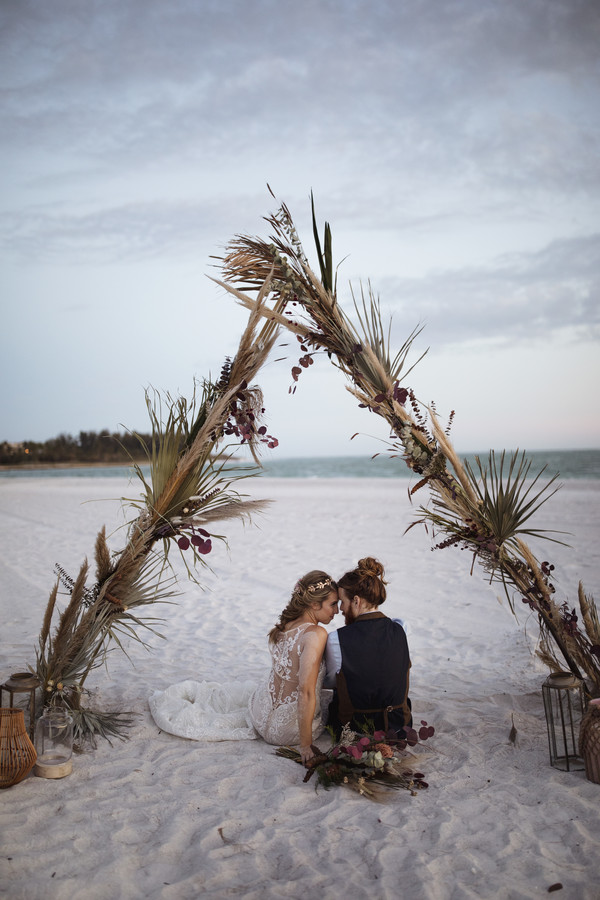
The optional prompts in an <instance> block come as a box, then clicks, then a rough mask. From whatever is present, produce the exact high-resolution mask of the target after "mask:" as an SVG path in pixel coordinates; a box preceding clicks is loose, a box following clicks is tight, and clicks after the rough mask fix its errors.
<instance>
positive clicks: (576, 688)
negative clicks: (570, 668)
mask: <svg viewBox="0 0 600 900" xmlns="http://www.w3.org/2000/svg"><path fill="white" fill-rule="evenodd" d="M542 696H543V698H544V711H545V713H546V726H547V728H548V747H549V750H550V765H551V766H555V767H556V768H557V769H562V770H563V771H564V772H571V771H574V770H577V769H583V760H582V759H581V757H580V756H579V746H578V744H579V726H580V724H581V718H582V716H583V708H584V701H583V682H582V681H581V680H580V679H579V678H576V677H575V676H574V675H572V674H571V673H570V672H555V673H553V674H552V675H548V677H547V678H546V680H545V682H544V684H543V685H542Z"/></svg>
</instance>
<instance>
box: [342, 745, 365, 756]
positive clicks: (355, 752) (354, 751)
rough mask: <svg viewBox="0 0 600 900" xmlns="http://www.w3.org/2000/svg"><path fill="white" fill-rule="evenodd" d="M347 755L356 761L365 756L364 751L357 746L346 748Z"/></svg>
mask: <svg viewBox="0 0 600 900" xmlns="http://www.w3.org/2000/svg"><path fill="white" fill-rule="evenodd" d="M345 750H346V753H347V754H348V755H349V756H352V757H353V758H354V759H360V758H361V756H362V755H363V752H362V749H361V748H360V747H358V746H357V745H356V744H351V745H350V746H349V747H345Z"/></svg>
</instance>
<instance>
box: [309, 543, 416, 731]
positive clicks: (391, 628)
mask: <svg viewBox="0 0 600 900" xmlns="http://www.w3.org/2000/svg"><path fill="white" fill-rule="evenodd" d="M384 574H385V572H384V568H383V566H382V564H381V563H380V562H379V560H377V559H374V557H372V556H367V557H365V558H364V559H361V560H359V562H358V565H357V566H356V568H355V569H352V570H351V571H349V572H346V573H345V575H343V576H342V577H341V578H340V579H339V581H338V594H339V599H340V604H341V611H342V613H343V615H344V620H345V622H346V624H345V626H343V627H342V628H338V630H337V631H335V632H332V633H331V634H330V635H329V638H328V641H327V652H326V660H327V675H326V680H325V684H326V685H327V686H328V687H334V688H335V690H334V695H333V700H332V702H331V704H330V706H329V720H328V724H329V725H331V726H332V727H333V728H334V729H335V730H336V732H337V733H338V734H339V732H340V731H341V728H342V726H343V725H345V724H350V726H351V727H352V728H354V729H355V730H361V729H362V728H363V727H364V726H365V725H368V724H370V723H373V726H374V730H375V731H379V730H383V731H386V732H387V731H389V730H392V731H395V732H401V731H402V729H403V727H404V726H405V725H412V716H411V707H410V700H409V697H408V682H409V669H410V656H409V652H408V642H407V640H406V634H405V631H404V627H403V623H402V622H401V620H400V619H390V618H388V617H387V616H386V615H384V614H383V613H382V612H380V611H379V607H380V606H381V605H382V603H384V602H385V599H386V581H385V580H384Z"/></svg>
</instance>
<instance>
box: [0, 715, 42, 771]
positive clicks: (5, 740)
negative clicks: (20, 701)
mask: <svg viewBox="0 0 600 900" xmlns="http://www.w3.org/2000/svg"><path fill="white" fill-rule="evenodd" d="M35 756H36V754H35V748H34V746H33V744H32V743H31V741H30V740H29V735H28V734H27V730H26V728H25V718H24V716H23V710H22V709H13V708H9V707H3V708H0V788H8V787H12V785H13V784H18V783H19V781H23V779H24V778H25V777H26V776H27V775H28V774H29V773H30V772H31V770H32V768H33V766H34V763H35Z"/></svg>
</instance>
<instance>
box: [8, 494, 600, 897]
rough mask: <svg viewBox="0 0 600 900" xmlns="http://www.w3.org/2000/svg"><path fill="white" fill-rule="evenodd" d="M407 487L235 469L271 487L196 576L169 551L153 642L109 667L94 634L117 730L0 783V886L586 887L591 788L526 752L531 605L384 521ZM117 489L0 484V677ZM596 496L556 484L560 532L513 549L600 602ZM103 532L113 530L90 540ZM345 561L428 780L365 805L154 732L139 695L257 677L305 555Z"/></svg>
mask: <svg viewBox="0 0 600 900" xmlns="http://www.w3.org/2000/svg"><path fill="white" fill-rule="evenodd" d="M409 484H410V482H409V481H408V480H405V479H399V480H384V479H380V480H378V479H352V480H351V479H336V480H317V479H315V480H293V479H290V480H286V479H267V478H258V479H253V480H251V481H250V482H248V484H247V487H246V488H244V489H245V490H247V491H248V492H249V493H251V494H252V495H253V496H256V497H261V498H269V499H271V500H273V503H272V505H271V506H270V507H269V509H268V511H267V512H266V513H265V514H263V515H262V516H260V517H259V518H258V519H257V520H256V523H255V524H254V525H243V524H241V523H237V522H234V523H224V525H223V531H224V532H225V533H226V535H227V537H228V543H229V549H227V548H226V547H225V546H223V545H222V544H221V543H220V542H218V541H217V542H215V546H214V550H213V552H212V553H211V555H210V556H209V557H208V558H207V559H208V562H209V563H210V565H211V568H212V571H209V570H208V569H207V570H206V571H205V573H204V575H201V578H202V581H203V584H204V587H205V590H200V589H199V588H198V587H197V586H196V585H194V584H193V583H190V582H189V581H188V580H187V579H186V576H185V572H184V569H183V567H182V566H181V565H180V563H179V562H178V561H176V555H175V554H173V560H174V561H176V568H177V571H178V573H179V575H180V588H181V595H180V596H179V597H178V598H177V599H176V602H175V604H174V605H170V606H162V607H157V615H160V616H161V617H162V618H163V619H164V622H163V624H162V626H161V631H162V633H163V635H164V639H160V638H158V637H154V636H152V635H150V644H151V651H150V652H148V651H146V650H144V649H143V648H141V647H140V646H139V645H136V644H135V643H134V642H133V641H132V642H130V643H129V644H128V646H127V649H128V652H129V654H130V657H131V658H130V659H128V658H127V657H126V656H125V655H124V654H123V653H122V652H121V651H119V650H115V651H114V652H113V653H111V654H110V659H109V664H108V669H101V670H98V671H97V672H96V673H95V674H94V675H93V676H92V677H91V678H90V680H89V685H90V687H91V688H93V690H94V694H95V696H94V698H93V700H94V703H95V704H96V705H98V706H100V707H102V708H118V709H122V710H131V711H134V712H135V713H137V718H136V722H135V725H134V726H133V727H132V728H131V730H130V733H129V739H128V740H127V741H124V742H120V741H115V742H114V743H113V745H112V746H111V745H110V744H108V743H107V742H106V741H100V742H99V743H98V746H97V749H95V750H91V749H90V750H86V751H85V752H83V753H81V754H79V755H77V756H75V757H74V770H73V773H72V775H70V776H69V777H67V778H64V779H62V780H59V781H53V780H46V779H43V778H37V777H34V776H33V775H30V776H29V777H27V778H26V779H25V780H24V781H23V782H21V783H20V784H17V785H15V786H14V787H12V788H8V789H6V790H4V791H2V792H0V894H2V895H3V896H6V897H7V898H10V900H42V898H43V900H67V898H68V900H84V898H85V900H115V898H126V900H134V898H165V900H191V898H196V897H204V896H207V897H208V896H210V897H213V898H224V897H232V896H239V897H244V898H252V900H259V898H265V897H266V898H284V897H286V898H302V900H330V898H331V900H335V898H350V900H354V898H369V900H379V898H386V900H387V898H390V900H391V898H398V897H401V898H404V900H463V898H465V900H466V898H469V900H481V898H494V900H517V898H534V897H535V898H537V897H542V896H546V895H547V894H548V890H549V888H550V887H551V886H555V885H558V884H560V885H562V888H560V889H558V888H557V889H556V894H555V895H556V896H557V897H562V898H564V900H598V897H600V852H599V851H600V847H599V837H600V785H597V784H593V783H591V782H589V781H587V780H586V777H585V773H584V772H583V771H578V772H571V773H564V772H561V771H559V770H557V769H554V768H552V767H551V766H550V764H549V758H548V744H547V736H546V725H545V719H544V711H543V706H542V696H541V684H542V682H543V680H544V678H545V677H546V675H547V670H546V669H545V668H544V667H543V666H542V665H541V663H540V662H539V661H537V660H536V658H535V657H534V655H533V649H534V644H535V635H536V633H537V627H536V621H535V619H534V618H533V617H532V616H531V613H530V611H529V609H528V607H526V606H525V605H524V604H522V603H521V602H520V600H519V599H518V598H517V603H516V606H517V612H518V616H519V621H516V620H515V618H514V617H513V615H512V614H511V613H510V610H509V607H508V604H507V602H506V600H505V599H501V598H500V590H499V588H498V586H497V585H492V586H490V585H489V584H487V583H486V581H485V576H484V574H483V572H482V571H481V570H480V569H477V568H476V569H475V570H474V573H473V576H472V577H470V576H469V570H470V567H471V558H470V556H468V554H466V553H465V552H463V551H460V550H456V549H445V550H438V551H435V552H432V551H431V540H430V537H429V536H428V535H427V534H426V533H425V531H424V530H423V529H422V528H413V529H412V530H411V531H409V532H408V533H407V534H405V533H404V532H405V529H406V527H407V525H408V524H410V522H411V521H412V518H413V517H414V514H415V510H416V507H417V506H418V505H419V503H420V502H424V501H425V500H426V494H425V492H421V497H420V495H419V494H417V495H416V496H415V498H414V501H413V506H411V504H410V502H409V500H408V496H407V488H408V486H409ZM137 493H138V488H137V485H135V484H133V485H128V484H127V482H124V481H121V480H120V479H118V478H87V477H82V478H66V477H48V478H46V477H41V478H15V479H2V480H1V481H0V534H1V537H2V561H1V563H0V634H1V640H0V678H1V679H2V681H5V680H6V678H7V677H8V676H9V675H10V673H11V672H15V671H20V670H23V669H24V668H26V667H27V665H29V664H33V663H34V661H35V645H36V642H37V637H38V634H39V630H40V627H41V623H42V618H43V614H44V609H45V604H46V600H47V597H48V594H49V592H50V589H51V587H52V584H53V568H54V565H55V563H60V565H61V566H63V568H64V569H66V570H67V571H68V572H70V573H71V574H76V572H77V571H78V569H79V566H80V565H81V562H82V561H83V558H84V557H85V556H88V557H89V558H90V561H91V560H92V557H93V547H94V540H95V536H96V533H97V531H98V529H99V528H100V527H101V526H102V525H103V524H106V526H107V531H108V532H111V531H113V530H115V529H117V528H118V526H119V525H121V524H122V523H123V516H122V514H121V511H120V502H119V498H120V497H121V496H135V495H137ZM599 500H600V482H592V481H569V482H567V483H566V484H565V486H564V487H563V489H562V490H561V491H560V492H559V494H558V495H556V496H555V497H554V498H552V499H551V500H550V501H549V503H548V504H547V505H546V506H545V507H543V508H542V512H541V514H540V516H539V517H538V523H539V525H540V526H544V527H547V528H554V529H560V530H564V531H567V532H570V533H571V534H570V535H569V536H568V537H567V538H566V540H568V541H569V543H570V544H571V545H572V546H571V548H567V547H562V546H558V545H554V544H543V545H538V544H533V543H532V546H533V547H534V549H536V550H537V551H538V553H539V555H540V556H541V558H542V559H549V560H551V561H553V562H554V564H555V566H556V570H555V574H556V585H557V588H558V590H559V591H560V593H561V595H562V596H564V597H565V599H568V601H569V602H570V603H572V604H573V605H574V604H575V602H576V594H577V583H578V580H579V579H581V580H583V582H584V585H585V587H586V589H587V590H588V592H590V593H592V594H593V595H594V596H595V597H596V599H600V591H599V590H598V588H599V578H598V575H599V572H600V564H599V562H600V504H599V502H598V501H599ZM85 501H94V502H85ZM96 501H98V502H96ZM123 540H124V532H122V531H118V530H115V531H114V533H113V534H112V537H111V545H112V546H113V547H114V548H115V549H116V548H119V547H120V546H122V543H123ZM365 555H373V556H376V557H377V558H379V559H380V560H381V561H382V562H383V563H384V565H385V567H386V573H387V578H388V581H389V587H388V592H389V593H388V597H389V599H388V601H387V603H386V605H385V607H383V611H384V612H386V613H387V614H388V615H392V616H401V617H402V618H403V619H406V620H408V622H409V625H410V631H409V644H410V648H411V657H412V672H411V692H410V693H411V697H412V703H413V713H414V716H415V720H416V721H417V722H419V721H420V720H421V719H424V720H426V721H427V722H428V723H429V724H432V725H433V726H434V727H435V729H436V734H435V736H434V738H433V739H431V740H430V741H429V742H428V744H426V745H425V748H424V753H423V755H422V757H420V761H419V768H420V770H421V771H423V772H424V773H425V776H426V780H427V782H428V783H429V788H428V790H426V791H421V792H419V793H418V794H417V796H411V795H410V794H409V793H408V792H407V791H399V792H395V793H392V794H391V796H390V799H389V801H388V802H386V803H385V804H377V803H374V802H372V801H370V800H368V799H365V798H363V797H361V796H359V795H357V794H356V793H353V792H352V791H350V790H348V789H346V788H335V789H332V790H330V791H325V790H323V789H321V788H320V789H319V790H318V791H315V789H314V786H313V784H312V782H311V783H309V784H303V783H302V777H303V774H304V773H303V770H302V769H301V768H300V767H299V766H297V765H295V764H294V763H293V762H290V761H289V760H286V759H280V758H277V757H276V756H275V755H274V752H273V751H274V748H273V747H270V746H268V745H266V744H264V743H263V742H262V741H260V740H253V741H243V742H239V743H232V742H220V743H199V742H195V741H189V740H184V739H180V738H177V737H174V736H172V735H169V734H166V733H163V732H161V731H160V730H159V729H158V727H157V726H156V724H155V723H154V720H153V719H152V717H151V715H150V712H149V708H148V696H149V695H150V694H151V692H152V691H153V690H155V689H163V688H166V687H167V686H168V685H170V684H172V683H174V682H177V681H182V680H184V679H188V678H190V679H195V680H210V681H226V680H232V679H240V680H248V679H251V680H256V681H258V679H259V678H260V677H261V675H262V674H263V673H264V671H265V669H266V668H267V666H268V660H269V657H268V650H267V641H266V634H267V631H268V630H269V628H270V627H271V626H272V625H273V624H274V622H275V620H276V618H277V617H278V614H279V612H280V610H281V608H282V607H283V606H284V605H285V603H286V602H287V598H288V594H289V592H290V590H291V588H292V586H293V584H294V582H295V581H296V579H297V578H298V577H299V576H300V575H301V574H303V573H304V572H305V571H307V570H309V569H312V568H317V567H319V568H323V569H325V570H327V571H329V572H331V574H332V575H333V576H334V577H337V576H339V575H341V574H342V573H343V572H344V571H346V570H347V569H348V568H350V567H353V566H354V565H355V564H356V562H357V560H358V559H359V557H361V556H365ZM499 599H500V602H499ZM336 624H338V625H341V624H343V623H342V620H341V617H340V620H339V622H337V621H334V626H335V625H336ZM90 705H91V704H90ZM513 723H514V726H515V728H516V739H515V740H514V742H513V741H511V740H510V739H509V735H510V732H511V726H512V724H513ZM321 743H323V745H325V744H326V743H327V738H325V739H322V740H321Z"/></svg>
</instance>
